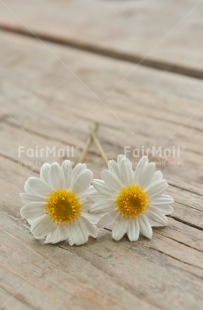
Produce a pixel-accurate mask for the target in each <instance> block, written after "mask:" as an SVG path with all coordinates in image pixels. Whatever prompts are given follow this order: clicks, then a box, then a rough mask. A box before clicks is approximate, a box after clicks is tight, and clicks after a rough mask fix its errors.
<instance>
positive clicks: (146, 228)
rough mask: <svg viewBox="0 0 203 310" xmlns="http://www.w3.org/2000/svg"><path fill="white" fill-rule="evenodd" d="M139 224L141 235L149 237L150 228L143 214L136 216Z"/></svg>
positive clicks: (150, 234) (150, 233)
mask: <svg viewBox="0 0 203 310" xmlns="http://www.w3.org/2000/svg"><path fill="white" fill-rule="evenodd" d="M138 221H139V225H140V232H141V233H142V235H143V236H145V237H147V238H149V239H151V238H152V228H151V225H150V223H149V220H148V219H147V217H146V216H145V215H144V214H143V215H141V216H140V217H139V218H138Z"/></svg>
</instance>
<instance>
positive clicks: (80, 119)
mask: <svg viewBox="0 0 203 310" xmlns="http://www.w3.org/2000/svg"><path fill="white" fill-rule="evenodd" d="M0 2H1V1H0ZM87 2H88V3H90V1H87ZM183 2H184V3H185V5H184V6H183ZM6 3H7V5H9V6H12V8H13V9H14V10H16V14H17V15H18V16H21V14H22V15H23V18H25V22H26V24H28V25H29V26H31V27H36V28H35V29H37V31H39V32H40V31H47V32H49V34H50V35H51V36H52V35H53V36H56V37H59V32H60V30H61V29H64V32H63V31H61V36H66V38H67V39H68V40H70V41H71V42H72V46H73V45H74V44H75V42H77V40H80V41H81V42H82V40H83V41H84V42H85V44H86V43H88V40H89V39H90V37H91V35H90V32H92V33H93V32H95V34H94V36H93V35H92V42H91V44H94V46H99V44H101V37H102V36H103V38H104V40H103V42H105V40H106V39H105V38H106V36H107V34H108V30H109V36H110V35H111V33H112V29H113V20H112V24H110V20H111V16H112V14H113V12H114V16H117V17H115V18H117V23H116V24H115V25H114V27H115V28H114V29H115V31H116V30H118V31H120V30H119V29H121V28H123V32H124V33H125V31H127V33H128V34H129V36H126V37H125V36H124V37H125V40H126V41H127V42H128V43H129V44H128V47H127V45H125V44H124V45H125V49H126V51H125V53H129V54H130V53H132V49H131V47H132V46H133V44H135V41H134V40H133V39H132V37H131V36H130V28H131V27H128V25H130V23H131V22H132V21H131V22H130V20H131V18H132V17H131V16H134V15H133V14H131V12H132V11H131V8H134V10H137V7H139V8H140V9H142V10H141V11H142V12H143V15H142V14H141V13H140V15H139V16H140V20H139V18H138V21H139V22H140V25H141V26H140V27H141V28H139V30H137V31H138V32H139V33H140V40H141V34H142V32H143V42H146V41H147V35H148V38H149V40H150V41H151V43H150V42H148V44H149V45H148V48H150V46H151V45H150V44H152V41H153V38H152V36H151V35H150V33H147V31H146V32H145V31H143V27H144V25H145V26H146V25H147V24H146V22H145V20H142V16H145V17H146V16H147V14H148V16H149V15H150V11H151V10H152V7H151V6H150V5H149V2H148V1H143V2H142V1H126V2H122V1H92V2H91V5H90V6H87V5H86V6H84V7H83V6H81V8H80V14H78V15H76V14H75V10H76V8H77V7H78V5H79V4H78V3H79V2H78V1H75V0H74V1H66V2H65V1H56V2H54V1H35V2H34V1H26V2H24V3H23V1H22V3H23V5H22V4H20V3H21V1H18V5H17V2H16V3H15V2H14V1H13V2H12V1H10V0H9V1H7V2H6ZM26 3H27V4H26ZM95 3H96V4H97V6H96V4H95ZM159 3H160V1H156V2H155V4H156V5H155V8H157V6H158V4H159ZM195 3H197V1H180V2H179V4H178V6H177V10H176V11H174V12H173V14H172V15H171V19H170V22H169V21H168V24H167V27H168V28H170V27H171V26H172V24H173V22H172V21H173V20H175V21H177V20H178V18H179V17H180V16H182V14H184V12H185V11H187V9H188V10H189V7H190V6H192V5H193V4H195ZM32 5H34V6H35V10H34V11H33V10H32V8H33V6H32ZM108 5H109V6H108ZM173 5H174V2H173V1H167V4H166V6H162V7H161V8H160V9H164V10H166V8H170V7H171V8H172V6H173ZM67 6H69V10H67V11H65V8H66V7H67ZM39 7H40V8H41V11H40V12H39ZM56 7H57V8H58V9H56ZM114 7H116V9H115V11H114V10H113V8H114ZM2 8H3V6H2V5H1V10H0V20H3V22H4V23H7V24H9V23H11V19H10V15H9V14H6V13H5V11H4V13H2V12H3V11H2ZM46 8H49V10H48V9H47V10H46ZM62 8H64V10H62ZM88 8H89V9H88ZM95 8H98V9H97V10H96V9H95ZM108 8H109V9H108ZM127 8H128V9H129V8H130V10H127ZM155 8H154V10H155ZM124 9H125V10H124ZM119 10H124V11H125V12H127V13H126V15H125V14H123V15H121V14H120V15H119V14H118V12H117V11H119ZM126 10H127V11H126ZM62 11H63V15H61V12H62ZM31 12H32V14H31ZM66 13H67V15H66ZM93 13H94V14H93ZM104 13H105V14H104ZM43 14H45V15H43ZM102 14H103V15H102ZM195 14H197V15H198V14H200V7H199V9H198V10H196V13H195ZM104 15H105V16H106V21H107V22H106V23H107V25H105V18H103V19H102V16H103V17H104ZM2 16H3V17H2ZM37 16H38V20H39V22H36V21H37ZM40 16H41V17H42V16H44V17H43V18H40ZM59 16H61V19H60V18H59ZM91 16H92V17H91ZM127 16H128V17H127ZM151 18H152V17H151ZM191 18H192V17H191ZM51 20H52V21H54V20H55V26H53V24H52V23H51ZM86 20H88V23H89V26H88V25H87V28H85V27H84V31H85V29H86V33H87V37H85V36H84V33H82V32H80V31H79V28H80V29H81V25H84V23H85V21H86ZM93 20H95V23H96V24H94V23H93ZM67 21H69V22H70V29H69V32H68V31H67V32H66V31H65V26H66V25H67V24H66V22H67ZM108 21H109V22H108ZM138 21H137V19H136V22H137V23H138ZM12 22H13V24H14V25H15V24H16V20H14V19H13V20H12ZM88 23H87V24H88ZM128 23H129V24H128ZM16 25H17V24H16ZM64 25H65V26H64ZM79 25H80V27H79ZM91 25H94V26H92V27H91ZM184 25H185V24H183V25H182V33H185V35H186V32H187V33H188V37H186V38H188V40H190V39H191V36H190V35H189V34H190V33H191V34H193V40H194V41H195V40H197V41H198V33H197V34H196V32H195V33H194V29H193V27H192V26H191V23H188V24H187V25H186V26H185V27H184ZM18 26H19V25H18ZM66 27H67V26H66ZM188 28H189V32H188ZM33 29H34V28H33ZM66 29H67V28H66ZM156 29H159V23H158V21H157V24H156V20H153V27H151V28H150V29H149V31H152V32H153V31H154V34H156V35H160V33H159V34H157V31H156ZM131 31H132V29H131ZM162 31H163V29H162ZM97 32H99V33H100V34H99V33H97ZM132 34H134V32H131V35H132ZM135 34H137V32H135ZM199 34H200V33H199ZM100 36H101V37H100ZM124 37H123V40H124ZM180 37H181V38H182V41H180V42H179V44H180V46H177V45H176V44H175V43H174V45H172V46H171V47H170V48H171V50H173V49H174V50H176V52H177V53H176V55H177V58H176V62H177V63H178V66H180V67H181V66H183V65H184V66H185V64H186V63H185V62H184V57H179V56H178V55H182V53H183V49H184V48H185V47H186V46H185V45H184V42H186V41H187V40H185V39H184V36H183V35H182V34H180ZM97 38H98V40H96V39H97ZM155 39H157V38H155ZM155 39H154V40H155ZM109 42H110V43H111V44H112V45H111V46H109V47H110V49H111V48H113V47H114V48H115V49H116V50H117V51H118V52H121V51H122V48H123V47H124V46H123V44H122V40H120V39H118V41H117V44H116V45H114V44H115V40H109ZM119 42H120V43H119ZM138 42H139V40H138ZM181 42H182V43H181ZM141 43H142V42H141V41H140V44H139V45H140V48H143V46H144V43H142V44H141ZM88 44H89V43H88ZM131 44H132V45H131ZM185 44H186V43H185ZM200 45H201V42H199V49H198V48H197V46H195V48H194V51H193V50H192V49H191V45H190V44H188V46H187V49H186V50H185V53H186V54H187V53H188V55H190V57H189V59H188V61H189V62H188V63H187V65H188V66H190V67H191V68H192V70H193V69H194V71H193V72H195V70H197V69H198V70H199V69H200V70H202V68H201V65H202V63H201V61H200V59H201V57H202V48H201V46H200ZM143 50H144V51H145V50H146V49H144V48H143ZM137 51H138V50H136V49H135V54H136V53H137ZM162 52H163V50H162ZM159 55H161V54H159ZM162 55H164V52H163V54H162ZM197 55H199V56H197ZM157 57H158V54H157ZM198 57H199V58H198ZM159 59H161V57H160V58H159ZM197 59H198V60H199V61H200V63H199V66H198V67H197V62H196V60H197ZM169 60H170V61H173V59H172V58H170V59H169ZM162 69H163V68H162ZM167 70H168V69H167ZM202 102H203V83H202V80H201V79H195V78H193V77H188V76H184V75H183V74H182V75H180V74H176V73H174V72H168V71H163V70H162V71H160V70H156V69H152V68H146V67H145V66H139V67H136V66H134V65H133V64H132V63H127V62H124V61H122V60H121V59H120V60H118V59H113V58H112V57H103V54H102V52H101V55H98V54H97V55H93V54H92V53H90V52H88V51H85V50H82V47H80V48H78V49H73V48H70V47H68V46H61V45H60V44H58V43H53V42H52V43H51V42H47V41H46V42H44V41H43V42H42V41H40V40H38V39H36V38H34V37H30V38H28V37H25V36H23V35H21V34H20V33H12V32H11V31H7V32H5V31H1V32H0V120H1V122H0V129H1V130H0V141H1V149H0V187H1V198H0V199H1V217H0V221H1V231H0V244H1V255H0V264H1V274H0V281H1V286H0V300H1V307H2V309H9V310H10V309H12V310H13V309H14V310H15V309H45V310H46V309H54V310H55V309H68V310H69V309H70V310H72V309H73V310H75V309H81V310H83V309H85V310H86V309H88V310H89V309H90V310H91V309H110V310H111V309H120V310H123V309H124V310H131V309H132V310H134V309H136V310H145V309H146V310H151V309H152V310H154V309H155V310H156V309H163V310H174V309H181V310H191V309H195V310H196V309H197V310H200V309H202V305H203V283H202V279H203V254H202V253H203V238H202V237H203V233H202V230H203V209H202V201H203V195H202V188H203V186H202V181H203V164H202V154H203V148H202V131H203V123H202V120H203V103H202ZM94 121H98V122H99V123H100V127H99V133H98V135H99V137H100V139H101V142H102V144H103V146H104V149H105V151H106V153H107V156H108V157H109V158H115V157H116V156H117V154H118V153H123V151H124V147H125V146H131V147H132V148H136V149H137V148H139V149H142V147H143V146H145V147H149V148H150V147H152V146H156V147H158V146H162V147H163V148H164V149H166V148H172V146H173V145H175V146H176V147H178V146H179V147H180V157H178V156H176V157H175V158H172V159H171V161H169V160H166V159H165V158H160V157H159V156H158V155H155V156H154V157H152V158H151V160H155V161H156V162H157V166H158V167H159V168H160V169H161V170H162V171H163V173H164V175H165V176H166V177H167V179H168V181H169V183H170V187H169V190H168V193H170V194H171V195H172V196H173V197H174V199H175V204H174V209H175V210H174V213H173V214H172V215H171V217H170V219H169V225H168V226H167V227H166V228H162V229H155V230H154V236H153V239H152V240H151V241H149V240H147V239H145V238H141V239H140V240H139V241H138V242H136V243H130V242H128V240H127V238H124V239H123V240H122V241H121V242H119V243H117V242H113V241H112V239H111V234H110V232H109V231H107V230H102V231H101V232H100V233H99V237H98V240H96V241H95V240H90V242H89V243H88V244H87V245H85V246H81V247H70V246H68V245H67V244H64V243H60V244H58V245H56V246H51V245H46V246H44V245H43V244H42V243H40V242H38V241H36V240H34V239H33V237H32V235H31V234H30V233H29V230H28V228H27V225H26V223H24V222H22V220H21V218H20V213H19V210H20V207H21V202H20V199H19V192H21V191H22V190H23V185H24V182H25V180H26V179H27V178H28V177H29V176H31V175H38V173H39V168H40V162H43V161H55V160H58V161H59V162H62V161H63V158H54V157H53V156H50V157H49V158H45V156H41V157H40V158H39V157H34V158H29V157H28V156H26V155H23V156H21V157H20V158H19V156H18V147H19V146H25V147H26V148H28V149H29V148H36V146H38V147H39V148H43V147H45V146H49V147H53V146H56V147H57V148H64V149H65V148H66V146H67V145H68V146H69V147H71V146H73V147H74V158H73V160H74V161H75V162H76V161H77V159H78V158H79V156H80V154H81V151H82V148H83V146H84V145H85V141H86V139H87V134H88V127H89V126H90V125H91V124H92V122H94ZM129 155H132V154H129ZM129 157H131V158H132V156H129ZM132 159H133V158H132ZM133 160H134V161H135V158H134V159H133ZM19 161H20V162H23V165H21V164H20V163H19ZM86 161H87V164H88V166H89V167H90V168H91V169H92V170H93V171H94V174H95V176H96V177H98V176H99V172H100V170H101V169H102V168H104V164H103V162H102V159H101V158H100V157H99V154H98V151H97V149H96V148H95V146H94V145H93V146H92V147H91V149H90V152H89V154H88V156H87V160H86Z"/></svg>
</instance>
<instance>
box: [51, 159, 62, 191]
mask: <svg viewBox="0 0 203 310" xmlns="http://www.w3.org/2000/svg"><path fill="white" fill-rule="evenodd" d="M50 184H51V187H52V189H63V188H64V175H63V171H62V168H61V167H60V165H59V164H58V163H53V164H51V167H50Z"/></svg>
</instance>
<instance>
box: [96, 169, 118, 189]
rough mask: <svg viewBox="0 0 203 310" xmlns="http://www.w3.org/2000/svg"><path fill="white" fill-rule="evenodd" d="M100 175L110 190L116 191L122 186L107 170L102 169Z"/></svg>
mask: <svg viewBox="0 0 203 310" xmlns="http://www.w3.org/2000/svg"><path fill="white" fill-rule="evenodd" d="M101 177H102V179H103V180H104V183H105V184H106V186H107V187H109V189H110V190H112V191H113V192H115V193H117V192H118V191H119V190H120V189H121V188H122V183H121V181H120V180H119V179H118V178H117V177H116V176H115V174H113V173H112V172H111V171H109V170H103V171H102V173H101Z"/></svg>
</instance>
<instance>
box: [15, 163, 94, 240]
mask: <svg viewBox="0 0 203 310" xmlns="http://www.w3.org/2000/svg"><path fill="white" fill-rule="evenodd" d="M72 164H73V163H72V162H71V161H69V160H66V161H64V163H63V165H62V166H60V165H59V164H58V163H53V164H51V165H50V164H48V163H46V164H44V165H43V166H42V167H41V170H40V177H39V178H36V177H30V178H29V179H28V180H27V181H26V183H25V186H24V191H25V193H22V194H21V195H20V196H21V199H22V201H23V207H22V208H21V215H22V217H23V218H25V219H26V220H27V221H28V223H29V224H30V225H31V227H30V230H31V233H32V234H33V235H34V237H35V238H37V239H42V238H44V237H46V239H45V243H57V242H60V241H63V240H67V241H68V242H69V244H70V245H73V244H76V245H81V244H84V243H86V242H87V241H88V236H92V237H94V238H96V228H95V227H94V226H93V225H92V224H91V223H90V222H89V220H88V211H87V207H86V204H85V203H86V197H87V192H88V190H89V187H90V184H91V182H92V179H93V175H92V172H91V171H90V170H89V169H87V167H86V165H85V164H77V165H76V166H75V168H72Z"/></svg>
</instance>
